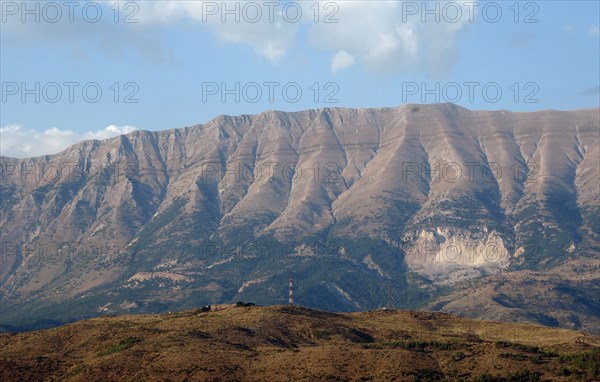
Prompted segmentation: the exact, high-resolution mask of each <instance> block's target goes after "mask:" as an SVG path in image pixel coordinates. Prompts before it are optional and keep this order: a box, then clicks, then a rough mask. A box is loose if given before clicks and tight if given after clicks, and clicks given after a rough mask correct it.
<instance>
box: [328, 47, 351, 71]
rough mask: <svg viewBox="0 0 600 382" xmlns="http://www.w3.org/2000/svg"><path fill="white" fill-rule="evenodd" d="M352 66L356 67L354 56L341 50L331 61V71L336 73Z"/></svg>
mask: <svg viewBox="0 0 600 382" xmlns="http://www.w3.org/2000/svg"><path fill="white" fill-rule="evenodd" d="M352 65H354V56H353V55H351V54H350V53H348V52H346V51H345V50H340V51H339V52H337V53H336V54H335V56H333V58H332V59H331V71H332V72H334V73H335V72H337V71H338V70H342V69H346V68H348V67H350V66H352Z"/></svg>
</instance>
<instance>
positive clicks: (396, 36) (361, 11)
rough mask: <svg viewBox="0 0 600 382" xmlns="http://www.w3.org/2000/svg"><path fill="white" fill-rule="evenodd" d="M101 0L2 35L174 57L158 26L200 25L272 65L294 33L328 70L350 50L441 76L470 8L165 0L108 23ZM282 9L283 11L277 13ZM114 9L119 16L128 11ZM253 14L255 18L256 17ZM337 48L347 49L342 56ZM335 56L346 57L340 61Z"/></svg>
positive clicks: (390, 66)
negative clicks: (78, 13) (326, 58)
mask: <svg viewBox="0 0 600 382" xmlns="http://www.w3.org/2000/svg"><path fill="white" fill-rule="evenodd" d="M100 4H102V6H103V7H105V8H106V10H105V11H106V12H104V14H105V15H107V17H104V18H103V20H102V22H101V23H98V24H91V23H89V22H88V23H86V22H82V21H81V20H80V21H79V22H76V23H74V24H70V23H68V22H66V23H64V25H55V24H48V23H40V25H38V24H34V25H33V26H31V25H29V24H28V25H27V26H25V25H24V24H22V23H20V22H18V21H15V20H13V19H14V17H13V18H11V20H12V21H9V22H8V23H6V24H3V33H4V35H5V36H8V37H7V38H5V39H4V40H3V41H7V43H9V44H10V43H12V44H16V45H22V43H24V42H28V43H46V42H47V41H51V42H54V43H57V44H58V43H60V44H65V42H70V45H69V46H72V47H74V48H73V49H74V57H85V52H82V51H81V46H85V47H93V48H94V49H99V50H101V51H103V52H104V53H105V54H107V55H109V56H110V57H114V58H118V57H121V56H122V55H123V54H124V52H126V51H127V50H126V49H131V48H133V49H134V50H136V51H137V52H138V53H139V54H140V55H142V56H143V57H146V58H149V59H152V60H153V61H158V62H173V61H174V59H173V57H172V56H171V54H172V52H170V51H169V49H168V48H165V46H164V45H165V44H164V41H163V42H161V41H162V39H161V37H160V36H161V32H163V31H165V30H166V28H169V27H173V26H175V27H181V28H187V27H190V26H192V27H201V28H206V29H207V30H209V31H211V32H212V33H213V34H214V36H215V37H216V38H217V39H218V40H221V41H223V42H226V43H234V44H241V45H245V46H248V47H250V48H251V49H253V50H254V51H255V52H256V54H257V55H259V56H261V57H264V58H265V59H267V60H268V61H269V62H270V63H272V64H277V63H279V62H281V61H282V60H283V59H284V58H285V57H286V55H287V54H288V53H289V52H290V51H291V50H293V49H294V48H296V47H297V46H302V42H300V43H299V39H304V38H308V42H309V44H310V45H312V47H316V48H320V49H324V50H327V51H330V52H331V54H332V61H331V68H332V70H333V68H334V67H335V68H336V70H341V69H342V67H340V65H339V64H340V63H347V62H349V56H352V57H353V58H354V61H355V63H356V64H360V65H363V66H365V67H366V68H367V69H368V70H369V71H371V72H373V73H377V74H391V73H398V72H400V73H424V74H427V75H430V76H432V77H443V76H444V75H446V74H448V73H449V72H450V71H451V70H452V68H453V67H454V65H455V63H456V62H457V60H458V48H457V46H456V45H457V44H456V36H457V34H458V32H459V31H460V30H462V29H463V28H464V27H465V26H466V25H467V24H468V17H467V15H468V14H469V11H468V10H467V7H465V6H464V5H461V4H463V3H462V2H456V4H457V5H459V6H462V7H463V9H462V17H461V18H460V20H459V21H458V22H448V21H444V20H443V19H442V20H441V21H440V22H436V20H435V19H434V18H433V17H429V18H427V19H426V22H422V20H421V17H420V15H415V16H412V17H409V18H408V20H407V19H406V15H405V14H404V13H406V12H405V9H404V8H403V5H405V4H406V2H403V1H385V0H384V1H333V2H332V1H327V0H319V1H317V0H315V1H310V2H300V1H298V2H277V3H274V2H245V1H235V2H233V1H229V2H222V1H219V2H216V1H206V0H202V1H176V0H170V1H155V2H151V1H143V2H135V4H136V7H139V9H138V10H137V12H136V13H135V14H134V15H133V17H134V18H135V19H136V20H138V21H139V22H137V23H130V24H128V23H123V22H120V23H117V24H115V23H114V22H113V21H112V17H113V16H114V10H113V9H112V8H111V9H109V8H108V7H111V6H112V3H110V2H108V3H100ZM127 4H129V3H127ZM249 4H254V5H249ZM266 4H270V5H266ZM275 4H277V5H275ZM291 4H295V6H299V7H301V17H299V19H298V20H293V19H294V17H295V15H296V13H297V12H298V10H297V9H295V7H288V6H289V5H291ZM257 6H258V7H257ZM215 7H216V8H215ZM224 7H227V11H224V9H223V8H224ZM233 7H237V11H234V14H231V13H230V12H229V11H231V10H232V9H233ZM270 7H273V8H270ZM284 9H287V11H286V12H283V10H284ZM317 9H318V10H319V12H318V15H317V14H316V10H317ZM121 11H122V12H121V14H120V16H121V18H123V17H125V16H126V15H128V14H129V13H130V11H131V9H130V8H128V11H125V10H124V9H122V10H121ZM257 12H260V17H256V15H257ZM235 13H237V15H236V14H235ZM109 16H110V17H109ZM317 16H318V17H317ZM236 17H239V20H236ZM328 17H329V19H327V18H328ZM315 18H317V19H318V20H317V21H315ZM325 21H334V22H333V23H327V22H325ZM59 24H60V23H59ZM26 27H27V28H26ZM125 48H126V49H125ZM77 49H79V51H77ZM341 51H345V52H346V54H347V55H346V56H345V57H344V56H341V55H340V52H341ZM342 58H345V60H346V61H343V62H342V61H340V60H342Z"/></svg>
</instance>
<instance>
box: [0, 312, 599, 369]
mask: <svg viewBox="0 0 600 382" xmlns="http://www.w3.org/2000/svg"><path fill="white" fill-rule="evenodd" d="M598 346H600V338H599V337H596V336H591V335H587V334H582V333H578V332H574V331H568V330H564V329H551V328H546V327H541V326H535V325H522V324H507V323H497V322H486V321H475V320H468V319H461V318H458V317H455V316H452V315H448V314H443V313H437V312H411V311H399V310H378V311H371V312H364V313H350V314H349V313H341V314H340V313H338V314H336V313H328V312H324V311H317V310H311V309H306V308H300V307H287V306H271V307H257V306H253V307H236V306H233V305H231V306H227V307H225V308H224V309H221V310H218V311H209V312H203V311H202V310H201V309H194V310H188V311H183V312H177V313H171V314H165V315H131V316H114V317H101V318H95V319H90V320H86V321H81V322H78V323H75V324H71V325H67V326H63V327H58V328H54V329H50V330H44V331H38V332H29V333H20V334H12V335H10V334H3V335H0V378H1V379H2V380H3V381H13V380H54V379H60V380H65V381H106V380H144V381H151V380H156V381H165V380H171V381H217V380H219V381H230V380H238V381H265V380H273V381H288V380H294V381H326V380H342V381H368V380H373V381H384V380H385V381H387V380H397V381H413V380H430V381H437V380H448V381H455V380H456V381H457V380H476V379H475V378H485V377H486V376H487V377H488V378H491V377H495V378H496V379H485V380H494V381H502V380H508V379H502V378H510V376H512V377H514V378H517V377H518V376H520V378H522V379H514V380H555V381H561V380H564V381H567V380H571V379H572V378H574V377H576V376H577V377H578V378H582V379H587V380H592V379H594V378H600V370H599V369H598V367H599V364H598V359H600V358H599V357H598V355H599V353H598ZM528 378H532V379H528ZM480 380H483V379H480ZM511 380H513V379H511Z"/></svg>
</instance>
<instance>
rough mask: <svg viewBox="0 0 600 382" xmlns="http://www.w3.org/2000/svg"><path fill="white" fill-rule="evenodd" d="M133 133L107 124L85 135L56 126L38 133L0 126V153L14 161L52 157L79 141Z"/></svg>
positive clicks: (128, 128) (129, 128) (11, 125)
mask: <svg viewBox="0 0 600 382" xmlns="http://www.w3.org/2000/svg"><path fill="white" fill-rule="evenodd" d="M134 130H136V128H135V127H133V126H115V125H110V126H107V127H106V128H104V129H101V130H97V131H88V132H85V133H78V132H74V131H72V130H60V129H58V128H56V127H53V128H51V129H47V130H45V131H42V132H40V131H38V130H35V129H29V128H26V127H24V126H22V125H19V124H10V125H6V126H4V127H0V154H1V155H3V156H8V157H16V158H25V157H35V156H40V155H50V154H56V153H58V152H60V151H62V150H64V149H66V148H67V147H69V146H71V145H73V144H75V143H78V142H81V141H83V140H87V139H99V140H101V139H108V138H111V137H115V136H118V135H121V134H127V133H130V132H132V131H134Z"/></svg>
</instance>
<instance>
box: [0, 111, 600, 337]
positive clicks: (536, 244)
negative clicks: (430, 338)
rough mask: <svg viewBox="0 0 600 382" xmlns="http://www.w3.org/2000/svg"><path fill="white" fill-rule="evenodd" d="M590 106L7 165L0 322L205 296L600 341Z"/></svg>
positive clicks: (197, 302)
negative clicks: (440, 315) (532, 329)
mask: <svg viewBox="0 0 600 382" xmlns="http://www.w3.org/2000/svg"><path fill="white" fill-rule="evenodd" d="M599 146H600V110H599V109H589V110H575V111H539V112H530V113H513V112H509V111H470V110H467V109H465V108H462V107H459V106H456V105H452V104H435V105H405V106H401V107H397V108H381V109H344V108H331V109H320V110H307V111H301V112H278V111H268V112H264V113H261V114H258V115H241V116H220V117H217V118H215V119H213V120H211V121H210V122H208V123H206V124H203V125H197V126H191V127H185V128H179V129H171V130H165V131H153V132H150V131H135V132H132V133H130V134H127V135H122V136H119V137H115V138H112V139H108V140H104V141H84V142H81V143H79V144H76V145H74V146H72V147H69V148H68V149H66V150H65V151H62V152H60V153H58V154H55V155H47V156H43V157H36V158H26V159H15V158H8V157H0V168H1V171H2V173H1V174H0V175H1V182H0V235H1V240H0V241H1V244H2V247H1V248H0V249H1V251H2V252H1V253H0V255H1V256H0V257H1V258H0V260H1V262H0V265H1V267H0V301H1V307H0V322H1V323H2V324H3V330H8V331H13V330H19V329H23V328H25V329H27V328H32V327H43V326H52V325H55V324H57V323H63V322H69V321H73V320H77V319H81V318H83V317H91V316H97V315H103V314H115V313H164V312H168V311H172V310H181V309H189V308H194V307H198V306H202V305H207V304H217V303H226V302H233V301H237V300H244V301H253V302H256V303H259V304H264V305H269V304H281V303H285V302H287V289H288V279H289V277H290V275H291V276H292V278H293V280H294V294H295V302H296V303H297V304H299V305H303V306H307V307H315V308H321V309H327V310H334V311H363V310H368V309H374V308H381V307H388V308H409V309H424V310H438V311H444V312H449V313H453V314H458V315H461V316H465V317H470V318H482V319H489V320H497V321H509V322H534V323H539V324H544V325H549V326H560V327H564V328H569V329H577V330H584V331H588V332H591V333H596V334H598V333H600V305H599V304H600V300H599V292H600V277H599V270H600V269H599V266H600V263H599V257H598V256H599V253H600V224H599V223H600V222H599V216H600V185H599V176H598V173H599V165H600V157H599V155H600V151H599Z"/></svg>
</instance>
